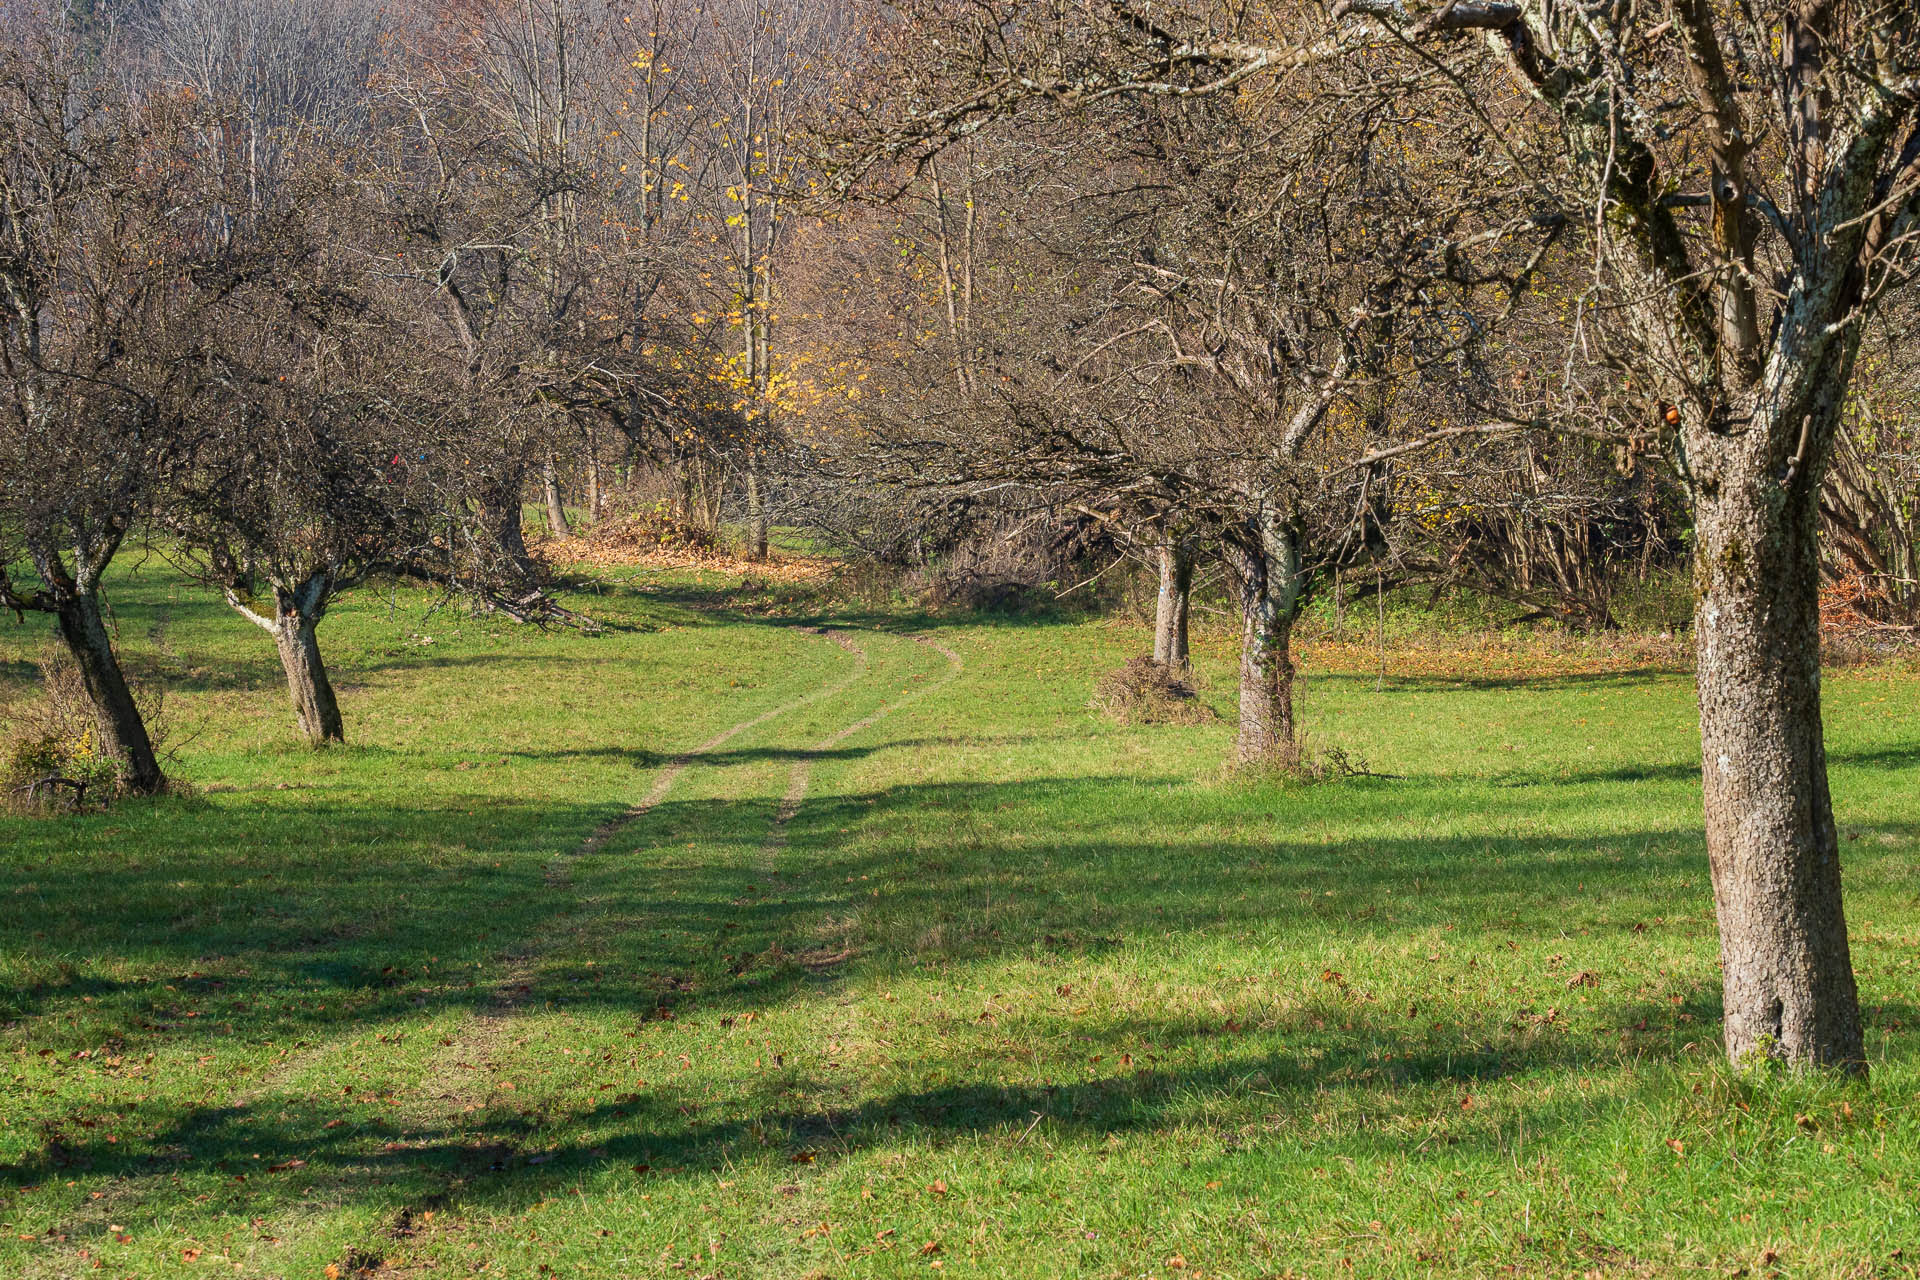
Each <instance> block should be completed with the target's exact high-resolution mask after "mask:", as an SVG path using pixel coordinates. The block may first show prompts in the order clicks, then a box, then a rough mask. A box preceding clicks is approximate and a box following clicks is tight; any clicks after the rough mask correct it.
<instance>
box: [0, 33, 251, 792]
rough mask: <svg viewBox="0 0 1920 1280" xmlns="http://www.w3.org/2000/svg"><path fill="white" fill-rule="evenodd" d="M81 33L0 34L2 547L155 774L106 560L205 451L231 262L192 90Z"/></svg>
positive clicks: (13, 581) (134, 751) (126, 743)
mask: <svg viewBox="0 0 1920 1280" xmlns="http://www.w3.org/2000/svg"><path fill="white" fill-rule="evenodd" d="M65 34H66V33H65V32H63V31H62V29H61V28H60V26H59V25H58V24H57V23H52V24H49V25H47V26H43V27H40V28H39V29H37V30H34V31H32V32H30V33H28V34H27V35H26V38H25V39H23V41H22V43H21V44H20V45H19V46H18V47H15V48H11V49H7V50H4V51H0V139H3V141H0V147H3V151H0V305H4V309H5V310H4V320H3V321H0V528H4V529H5V530H6V531H7V533H8V535H9V539H10V540H11V541H12V542H14V543H15V545H14V546H10V547H6V548H5V549H4V551H0V605H4V606H5V607H6V608H9V609H12V610H15V611H17V612H20V611H28V610H31V611H36V612H42V613H47V614H50V615H52V617H53V620H54V625H55V629H56V631H57V632H58V634H59V636H60V639H61V641H62V642H63V643H64V645H65V646H66V648H67V649H68V651H69V652H70V653H71V654H72V656H73V659H74V662H75V663H76V664H77V666H78V668H79V670H80V674H81V676H82V678H83V680H84V682H85V685H86V689H87V693H88V696H89V697H90V698H91V700H92V702H93V708H94V715H95V721H96V724H97V731H98V734H99V745H100V748H101V750H102V752H103V753H104V754H106V755H109V756H111V757H112V758H113V759H114V760H115V761H116V762H117V764H118V767H119V771H120V778H121V782H122V785H123V786H124V787H125V788H126V789H127V790H129V791H132V792H136V793H148V794H150V793H155V792H159V791H161V790H163V789H164V788H165V786H166V778H165V776H164V775H163V773H162V771H161V767H160V762H159V760H158V759H157V758H156V756H155V752H154V747H153V741H152V738H151V736H150V735H149V733H148V731H147V726H146V724H145V722H144V721H143V719H142V717H141V713H140V709H139V706H138V704H137V703H136V702H135V700H134V696H133V693H132V691H131V690H130V688H129V687H128V682H127V678H126V675H125V673H124V672H123V670H122V669H121V666H120V662H119V659H118V657H117V655H116V654H115V652H114V646H113V639H112V633H111V630H110V627H109V623H108V619H107V613H106V604H105V596H104V586H103V579H104V577H105V575H106V572H107V569H108V567H109V566H110V565H111V564H112V562H113V559H114V557H115V555H116V554H117V553H118V552H119V550H120V549H121V547H122V546H123V545H125V543H126V541H127V539H128V538H129V537H130V536H132V535H133V534H134V532H135V527H136V525H137V524H138V522H139V521H140V520H141V519H142V517H144V516H145V515H146V514H147V512H148V510H149V505H150V503H151V500H152V497H153V495H154V493H155V491H156V489H157V488H158V487H159V486H160V485H161V484H162V483H163V482H164V480H165V479H166V477H167V476H168V475H169V474H170V473H171V472H172V471H173V470H174V469H175V468H176V467H177V466H178V465H180V463H181V461H182V460H183V459H184V458H185V457H186V456H188V455H189V454H190V452H191V439H190V437H189V434H188V432H187V430H186V426H185V420H184V415H183V407H184V405H185V403H186V402H187V401H188V400H189V399H190V398H191V397H192V395H193V394H194V391H195V388H196V386H197V384H198V382H199V380H200V377H201V374H202V372H203V370H202V362H201V359H200V356H201V351H200V344H199V333H198V324H199V321H200V318H201V316H202V315H203V313H204V309H205V306H206V304H207V300H208V297H209V295H210V294H213V293H216V292H217V291H218V290H219V289H220V288H222V287H224V286H223V283H222V281H221V279H220V277H221V276H222V275H223V272H222V271H221V270H218V269H216V268H217V266H218V264H217V259H218V257H219V252H220V251H219V249H218V247H217V246H215V245H213V244H210V243H209V240H210V237H209V236H208V234H207V228H206V224H205V223H204V222H203V221H197V220H196V218H195V216H194V215H193V214H192V213H190V212H188V211H187V207H188V206H189V205H191V204H192V203H193V199H194V196H193V195H191V194H189V193H188V191H187V187H188V186H189V184H188V183H187V182H186V181H184V180H183V178H184V175H186V173H187V165H186V163H185V154H186V149H187V147H188V145H189V125H190V120H189V118H188V115H187V111H186V109H185V107H184V106H183V105H182V104H180V103H178V102H176V101H174V100H172V99H170V98H168V97H167V96H165V95H155V96H151V97H148V98H147V99H145V100H136V99H135V98H133V97H131V96H130V95H128V94H127V93H125V92H124V91H123V90H122V89H121V87H120V86H119V85H118V84H117V83H116V82H115V81H114V80H112V79H111V78H109V77H107V76H104V75H102V74H100V73H99V71H98V68H97V67H96V66H94V65H92V62H91V60H90V59H87V58H84V57H82V56H80V55H79V54H77V53H76V52H75V51H74V50H73V49H71V48H70V47H66V46H65V45H63V43H62V41H63V39H64V37H65ZM197 194H199V195H200V196H205V197H208V199H209V203H211V193H207V192H201V193H197ZM16 553H18V555H20V556H22V557H23V558H24V559H25V561H26V563H27V565H28V566H29V568H28V570H27V573H28V574H29V575H30V577H27V578H20V577H16V574H17V573H18V570H17V569H16V568H15V565H16V564H17V560H16Z"/></svg>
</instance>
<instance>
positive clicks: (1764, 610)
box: [1694, 378, 1866, 1070]
mask: <svg viewBox="0 0 1920 1280" xmlns="http://www.w3.org/2000/svg"><path fill="white" fill-rule="evenodd" d="M1822 381H1823V382H1826V383H1827V385H1828V386H1830V387H1844V385H1845V380H1844V378H1842V379H1837V380H1822ZM1816 396H1817V402H1816V403H1815V404H1813V405H1812V406H1810V407H1806V408H1805V410H1804V412H1796V417H1799V418H1801V419H1802V420H1803V421H1804V422H1805V426H1804V427H1803V428H1802V429H1798V430H1794V431H1791V432H1785V431H1780V430H1777V429H1769V424H1766V423H1765V422H1764V418H1765V416H1766V414H1767V413H1768V408H1767V406H1765V405H1762V406H1759V407H1757V408H1756V409H1755V410H1754V417H1753V418H1751V419H1750V421H1751V422H1753V423H1754V424H1755V425H1753V426H1752V427H1750V428H1749V430H1750V431H1752V433H1753V437H1754V438H1756V439H1761V438H1766V437H1769V436H1771V437H1773V438H1775V439H1787V440H1797V441H1799V442H1800V450H1801V451H1800V453H1799V454H1798V455H1797V456H1795V457H1794V458H1793V459H1792V460H1791V461H1787V460H1784V459H1782V460H1780V465H1777V466H1756V465H1751V462H1750V460H1747V463H1746V464H1745V465H1740V464H1736V465H1724V466H1723V465H1719V463H1720V462H1721V459H1720V458H1716V457H1713V456H1712V455H1711V453H1710V452H1709V447H1708V445H1707V442H1705V441H1701V442H1699V447H1700V452H1701V453H1702V454H1706V455H1707V456H1705V457H1702V458H1701V459H1700V460H1699V461H1698V462H1697V464H1696V465H1697V466H1699V467H1701V468H1702V470H1703V472H1705V474H1706V476H1707V478H1708V481H1709V482H1708V483H1706V484H1700V483H1698V482H1696V484H1695V502H1696V525H1697V530H1698V533H1697V538H1698V541H1697V550H1696V556H1697V559H1696V563H1695V585H1696V588H1697V595H1698V598H1699V603H1698V607H1697V610H1696V613H1695V620H1694V632H1695V637H1694V642H1695V646H1696V649H1697V651H1698V657H1699V676H1698V680H1699V689H1700V747H1701V775H1702V783H1703V787H1704V792H1705V800H1706V835H1707V857H1708V860H1709V863H1710V865H1711V868H1712V875H1713V897H1714V906H1715V910H1716V914H1717V916H1718V918H1719V925H1720V961H1721V969H1722V971H1723V975H1724V979H1723V980H1724V990H1725V996H1724V1004H1725V1035H1726V1042H1727V1053H1728V1055H1729V1056H1730V1057H1732V1058H1733V1059H1734V1060H1735V1061H1736V1062H1737V1061H1742V1060H1745V1059H1748V1058H1749V1057H1752V1056H1766V1057H1780V1058H1785V1059H1787V1060H1788V1061H1790V1062H1796V1063H1803V1064H1813V1065H1823V1066H1836V1067H1841V1068H1843V1069H1849V1070H1864V1069H1865V1062H1866V1058H1865V1052H1864V1047H1865V1046H1864V1037H1863V1032H1862V1029H1861V1022H1860V1000H1859V995H1858V992H1857V991H1856V989H1855V985H1854V978H1853V966H1852V960H1851V957H1850V956H1849V953H1848V946H1847V928H1846V920H1845V916H1844V914H1843V912H1842V909H1841V900H1840V849H1839V843H1838V840H1837V837H1836V834H1835V831H1834V820H1833V805H1832V801H1831V799H1830V798H1829V795H1828V791H1827V760H1826V747H1825V743H1824V739H1823V733H1822V727H1821V716H1820V547H1819V536H1818V520H1819V515H1818V497H1819V479H1818V474H1819V469H1820V463H1821V459H1820V458H1819V456H1818V451H1819V450H1820V449H1821V448H1822V447H1823V445H1822V442H1823V441H1825V440H1828V439H1830V438H1831V428H1832V424H1833V422H1834V421H1835V420H1836V419H1837V417H1838V413H1839V403H1838V396H1839V392H1838V391H1831V392H1817V393H1816ZM1815 418H1820V419H1823V421H1814V419H1815ZM1752 447H1754V446H1752V445H1748V444H1745V443H1744V442H1741V443H1735V442H1732V441H1729V442H1728V443H1725V444H1722V445H1721V446H1720V450H1719V452H1721V453H1722V454H1725V453H1729V452H1734V451H1737V450H1740V449H1743V448H1752ZM1810 454H1811V456H1810ZM1728 461H1734V460H1733V459H1728Z"/></svg>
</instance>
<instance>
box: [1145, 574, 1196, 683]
mask: <svg viewBox="0 0 1920 1280" xmlns="http://www.w3.org/2000/svg"><path fill="white" fill-rule="evenodd" d="M1159 558H1160V597H1159V600H1158V602H1157V606H1156V608H1155V610H1154V620H1153V660H1154V661H1155V662H1157V663H1159V664H1160V665H1161V666H1163V667H1167V668H1169V669H1172V670H1178V671H1184V670H1186V669H1187V667H1188V665H1189V664H1190V658H1189V655H1188V652H1187V614H1188V610H1189V609H1190V607H1191V605H1192V602H1193V555H1192V553H1191V552H1189V551H1188V550H1187V548H1186V547H1184V546H1181V545H1180V544H1178V543H1168V544H1167V545H1166V546H1163V547H1161V548H1160V557H1159Z"/></svg>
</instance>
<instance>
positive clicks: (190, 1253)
mask: <svg viewBox="0 0 1920 1280" xmlns="http://www.w3.org/2000/svg"><path fill="white" fill-rule="evenodd" d="M199 1260H200V1251H199V1250H198V1249H182V1250H181V1251H180V1261H182V1262H198V1261H199Z"/></svg>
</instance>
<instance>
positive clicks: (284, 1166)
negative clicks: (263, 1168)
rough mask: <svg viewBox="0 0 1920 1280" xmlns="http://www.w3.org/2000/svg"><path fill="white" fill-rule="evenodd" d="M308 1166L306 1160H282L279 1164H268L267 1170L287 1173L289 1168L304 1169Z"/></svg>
mask: <svg viewBox="0 0 1920 1280" xmlns="http://www.w3.org/2000/svg"><path fill="white" fill-rule="evenodd" d="M306 1167H307V1162H306V1161H305V1160H282V1161H281V1162H280V1163H279V1164H270V1165H268V1166H267V1172H268V1173H285V1172H286V1171H287V1170H288V1169H304V1168H306Z"/></svg>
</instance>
